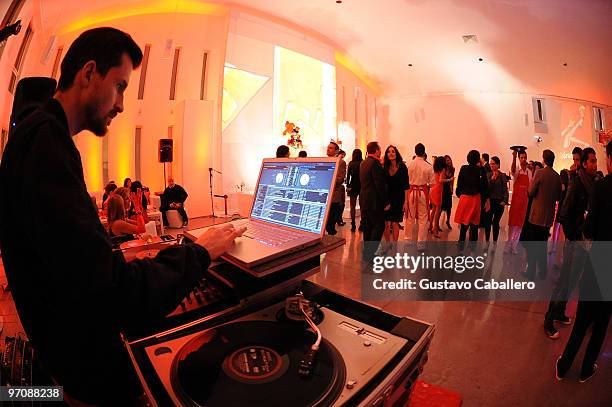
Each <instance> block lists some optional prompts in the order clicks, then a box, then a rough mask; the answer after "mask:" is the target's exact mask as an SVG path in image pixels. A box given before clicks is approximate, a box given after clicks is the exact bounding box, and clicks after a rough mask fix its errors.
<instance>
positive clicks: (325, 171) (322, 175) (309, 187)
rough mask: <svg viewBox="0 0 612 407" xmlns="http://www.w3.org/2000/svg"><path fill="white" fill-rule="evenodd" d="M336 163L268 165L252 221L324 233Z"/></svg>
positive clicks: (252, 211) (258, 191)
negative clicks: (326, 210) (327, 204)
mask: <svg viewBox="0 0 612 407" xmlns="http://www.w3.org/2000/svg"><path fill="white" fill-rule="evenodd" d="M335 169H336V162H329V161H326V162H317V161H308V162H265V161H264V163H263V167H262V169H261V176H260V178H259V183H258V185H257V190H256V191H255V202H253V208H252V209H251V218H254V219H260V220H264V221H267V222H272V223H277V224H279V225H284V226H288V227H291V228H294V229H299V230H304V231H307V232H311V233H316V234H320V233H321V230H322V228H323V226H324V225H323V222H324V220H325V209H326V203H327V200H328V197H329V193H330V191H331V189H332V182H333V181H334V179H333V178H334V171H335Z"/></svg>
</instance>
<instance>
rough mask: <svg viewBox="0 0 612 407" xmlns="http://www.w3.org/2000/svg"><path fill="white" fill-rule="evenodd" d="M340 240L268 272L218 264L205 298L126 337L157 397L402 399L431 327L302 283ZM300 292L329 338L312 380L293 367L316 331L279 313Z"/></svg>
mask: <svg viewBox="0 0 612 407" xmlns="http://www.w3.org/2000/svg"><path fill="white" fill-rule="evenodd" d="M343 243H344V241H343V239H338V238H335V237H326V238H325V239H324V241H323V242H322V243H321V244H320V245H318V247H316V248H313V249H310V250H309V251H308V252H307V253H304V252H302V253H299V254H293V255H290V256H288V257H291V259H285V260H290V261H287V263H288V264H292V265H291V266H289V267H287V268H286V269H284V270H281V271H279V272H275V273H273V274H268V275H266V276H265V277H262V278H257V277H254V276H253V275H250V274H247V273H245V272H244V271H243V270H239V269H237V268H235V267H233V266H231V265H230V264H227V263H219V264H216V265H213V266H212V267H211V268H210V269H209V270H208V272H207V274H206V277H205V280H206V281H205V282H204V281H203V282H202V283H201V284H200V286H199V288H197V289H196V291H197V290H201V291H200V294H198V297H200V300H195V299H194V298H195V294H194V293H193V292H190V293H189V294H188V295H189V296H191V297H192V298H191V301H187V300H185V301H184V303H183V305H182V306H179V307H177V309H176V310H175V311H174V312H173V313H171V314H170V315H169V316H168V317H166V318H165V320H164V321H160V322H159V323H157V324H156V325H151V326H150V327H149V328H148V329H140V330H138V331H133V332H126V333H124V334H123V336H124V342H125V344H126V347H127V349H128V351H129V353H130V356H131V358H132V361H133V363H134V366H135V368H136V370H137V372H138V374H139V377H140V379H141V382H142V384H143V386H144V388H145V391H146V393H147V395H148V397H149V399H150V401H151V403H152V404H153V405H158V406H173V405H192V406H198V405H207V406H215V405H223V406H224V407H228V406H232V405H236V406H239V405H240V406H242V405H265V406H276V405H278V406H285V405H293V406H301V405H304V406H307V405H317V406H322V405H368V406H369V405H372V406H383V405H384V406H390V405H405V404H406V402H407V399H408V397H409V395H410V391H411V388H412V384H413V383H414V382H415V380H416V378H417V377H418V375H419V374H420V372H421V371H422V369H423V366H424V364H425V362H426V361H427V350H428V347H429V343H430V342H431V338H432V336H433V332H434V328H433V326H432V325H431V324H428V323H425V322H421V321H417V320H414V319H410V318H406V317H398V316H395V315H392V314H389V313H387V312H384V311H382V310H381V309H378V308H375V307H372V306H370V305H367V304H365V303H362V302H359V301H356V300H353V299H351V298H348V297H346V296H343V295H341V294H338V293H335V292H333V291H331V290H328V289H326V288H324V287H322V286H320V285H318V284H315V283H312V282H310V281H308V280H305V279H306V278H307V277H308V276H310V275H312V274H314V273H316V272H318V271H319V266H320V254H322V253H324V252H326V251H329V250H330V248H333V247H337V246H338V245H339V244H343ZM296 259H297V261H294V260H296ZM280 261H282V259H281V260H280ZM338 272H341V270H338ZM298 291H300V292H302V293H303V296H304V297H305V298H306V299H308V300H309V301H312V302H314V303H316V304H317V305H318V311H317V312H319V313H320V316H318V317H317V318H316V320H317V321H316V324H317V326H318V328H319V329H320V331H321V333H322V336H323V340H322V342H321V347H320V349H319V351H318V352H317V356H316V364H315V368H314V374H313V377H312V378H303V377H299V375H298V374H297V367H296V366H297V365H298V363H299V359H300V358H302V356H303V355H304V354H305V353H306V352H307V351H308V347H309V346H310V344H311V343H312V342H314V338H316V335H315V334H314V333H313V332H312V330H311V329H309V328H308V325H306V323H305V322H304V321H301V322H291V321H288V320H287V319H284V318H282V317H279V316H280V315H282V311H283V310H284V306H285V299H286V298H287V297H290V296H293V295H295V293H296V292H298ZM204 293H207V294H204Z"/></svg>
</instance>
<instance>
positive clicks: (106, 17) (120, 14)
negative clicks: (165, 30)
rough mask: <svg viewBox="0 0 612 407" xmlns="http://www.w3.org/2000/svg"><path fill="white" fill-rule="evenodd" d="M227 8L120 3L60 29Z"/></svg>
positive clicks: (157, 0)
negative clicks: (127, 4)
mask: <svg viewBox="0 0 612 407" xmlns="http://www.w3.org/2000/svg"><path fill="white" fill-rule="evenodd" d="M227 10H228V9H227V7H224V6H221V5H217V4H209V3H203V2H200V1H198V0H180V1H178V0H176V1H168V0H150V1H143V2H141V3H136V4H134V5H130V6H129V7H126V6H125V4H120V5H117V6H113V7H108V8H105V9H103V10H100V11H98V12H96V13H92V14H89V15H87V16H84V17H82V18H79V19H77V20H76V21H73V22H72V23H70V24H68V25H66V26H65V27H64V28H63V29H62V30H60V34H66V33H69V32H72V31H80V30H83V29H84V28H86V27H90V26H92V25H98V24H100V23H103V22H106V21H112V20H117V19H121V18H125V17H133V16H139V15H145V14H168V13H170V14H172V13H183V14H205V15H217V16H218V15H225V14H226V13H227Z"/></svg>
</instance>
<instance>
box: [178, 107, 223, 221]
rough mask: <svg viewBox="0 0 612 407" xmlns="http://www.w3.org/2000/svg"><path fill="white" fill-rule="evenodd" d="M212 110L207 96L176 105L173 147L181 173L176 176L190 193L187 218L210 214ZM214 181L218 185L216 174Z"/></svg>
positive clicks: (186, 204) (219, 181)
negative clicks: (209, 169)
mask: <svg viewBox="0 0 612 407" xmlns="http://www.w3.org/2000/svg"><path fill="white" fill-rule="evenodd" d="M213 110H214V102H212V101H209V100H185V101H182V102H180V103H179V104H178V105H177V107H176V128H175V134H174V135H175V141H176V145H175V151H178V152H179V153H180V154H181V157H176V159H175V161H176V162H178V163H182V171H181V172H182V174H175V177H176V178H177V179H176V182H177V183H178V184H180V185H182V186H183V188H185V190H186V191H187V193H188V194H189V197H188V198H187V201H186V202H185V209H186V210H187V214H188V215H189V217H190V218H194V217H198V216H207V215H211V214H212V210H211V204H210V186H209V178H208V168H209V167H211V163H212V154H213V152H212V139H213ZM216 175H218V174H216ZM216 175H215V176H216ZM215 183H218V185H221V180H220V179H219V178H215V179H214V181H213V184H215Z"/></svg>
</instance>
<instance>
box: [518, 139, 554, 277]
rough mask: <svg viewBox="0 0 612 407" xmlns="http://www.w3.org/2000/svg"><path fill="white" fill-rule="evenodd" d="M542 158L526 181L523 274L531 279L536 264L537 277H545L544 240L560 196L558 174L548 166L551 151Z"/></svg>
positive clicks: (543, 154) (551, 156)
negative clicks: (528, 203)
mask: <svg viewBox="0 0 612 407" xmlns="http://www.w3.org/2000/svg"><path fill="white" fill-rule="evenodd" d="M542 160H543V161H544V164H545V167H544V168H542V169H540V170H538V171H536V172H535V174H534V176H533V180H532V181H531V184H529V197H530V198H531V199H532V203H531V210H530V211H529V217H528V220H529V222H528V227H529V228H530V230H529V234H528V237H529V239H528V240H530V241H531V242H527V244H528V250H527V271H526V272H525V274H524V275H523V276H524V277H526V278H527V279H528V280H531V281H533V280H534V278H535V273H536V264H538V267H539V269H540V273H539V275H538V276H539V277H540V278H541V279H545V278H546V275H547V274H548V266H547V264H546V242H547V241H548V236H549V235H550V233H549V231H550V227H551V226H552V224H553V221H554V219H555V204H556V203H557V201H558V200H559V198H560V196H561V177H560V176H559V174H558V173H557V171H555V170H554V169H553V167H552V166H553V163H554V162H555V153H553V152H552V151H550V150H544V152H543V153H542ZM523 227H525V226H523ZM535 242H542V243H541V244H540V243H535Z"/></svg>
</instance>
